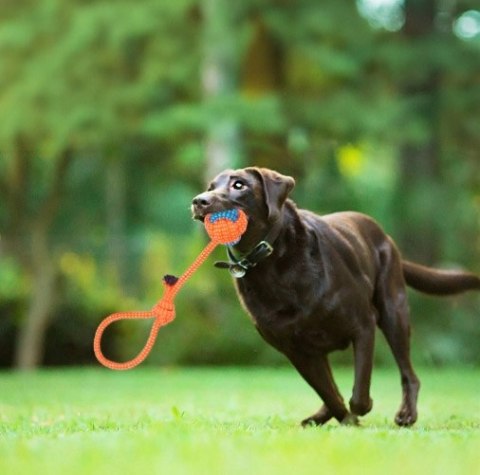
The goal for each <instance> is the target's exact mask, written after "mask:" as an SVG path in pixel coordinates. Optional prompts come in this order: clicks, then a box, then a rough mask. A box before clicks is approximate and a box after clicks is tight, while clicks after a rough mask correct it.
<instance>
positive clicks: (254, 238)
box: [233, 200, 295, 256]
mask: <svg viewBox="0 0 480 475" xmlns="http://www.w3.org/2000/svg"><path fill="white" fill-rule="evenodd" d="M294 206H295V205H293V203H291V202H290V200H288V201H287V202H286V203H285V204H284V206H282V208H281V209H280V210H279V212H278V213H277V214H276V215H274V216H272V217H271V218H270V219H269V220H268V222H267V223H262V222H252V223H251V224H250V226H249V228H248V229H247V232H246V233H245V234H244V235H243V237H242V239H241V240H240V242H239V243H238V244H236V245H235V246H234V247H233V250H234V251H235V253H236V254H239V255H242V256H243V255H246V254H249V253H250V252H251V251H252V250H253V249H254V248H255V247H256V246H258V244H259V243H261V242H262V241H266V242H267V243H268V244H269V245H271V246H272V247H275V243H276V242H277V240H278V238H279V236H280V235H281V234H282V232H283V231H284V230H285V229H286V227H287V223H288V222H289V221H290V216H289V215H290V214H291V211H292V210H291V209H290V208H294Z"/></svg>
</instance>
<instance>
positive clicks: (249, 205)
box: [192, 167, 295, 241]
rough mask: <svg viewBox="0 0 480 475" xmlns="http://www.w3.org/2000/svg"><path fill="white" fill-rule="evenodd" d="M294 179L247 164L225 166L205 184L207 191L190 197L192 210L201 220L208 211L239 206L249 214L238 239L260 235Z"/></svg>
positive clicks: (277, 213)
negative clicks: (247, 222) (244, 166)
mask: <svg viewBox="0 0 480 475" xmlns="http://www.w3.org/2000/svg"><path fill="white" fill-rule="evenodd" d="M294 186H295V180H294V179H293V178H291V177H289V176H285V175H281V174H280V173H277V172H275V171H273V170H269V169H267V168H257V167H249V168H243V169H239V170H225V171H224V172H222V173H220V174H219V175H217V176H216V177H215V178H214V179H213V180H212V181H211V182H210V184H209V186H208V188H207V191H205V192H203V193H201V194H199V195H198V196H196V197H195V198H194V199H193V201H192V214H193V217H194V218H195V219H199V220H201V221H203V219H204V218H205V216H206V215H207V214H208V213H214V212H217V211H223V210H225V209H230V208H239V209H242V210H243V211H245V213H246V214H247V216H248V218H249V225H248V229H247V232H246V233H245V235H244V238H243V239H242V241H254V240H255V239H257V240H258V239H262V238H263V235H262V234H265V232H266V231H267V230H268V229H269V227H270V226H271V225H272V224H273V223H275V222H277V221H278V220H279V219H280V217H281V214H282V208H283V205H284V203H285V200H286V199H287V197H288V194H289V193H290V191H291V190H292V189H293V187H294Z"/></svg>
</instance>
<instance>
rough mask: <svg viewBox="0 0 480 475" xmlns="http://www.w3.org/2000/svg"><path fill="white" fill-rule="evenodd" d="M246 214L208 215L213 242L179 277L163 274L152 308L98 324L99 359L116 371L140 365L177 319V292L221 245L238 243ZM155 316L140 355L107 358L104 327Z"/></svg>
mask: <svg viewBox="0 0 480 475" xmlns="http://www.w3.org/2000/svg"><path fill="white" fill-rule="evenodd" d="M247 224H248V223H247V217H246V215H245V213H244V212H243V211H241V210H228V211H222V212H220V213H213V214H210V215H207V216H206V217H205V228H206V230H207V233H208V235H209V236H210V239H211V241H210V242H209V243H208V244H207V245H206V247H205V248H204V249H203V250H202V251H201V252H200V254H199V255H198V256H197V258H196V259H195V260H194V261H193V263H192V264H191V265H190V267H188V269H187V270H186V271H185V272H184V273H183V274H182V275H181V276H180V277H179V278H178V279H175V278H173V281H174V282H173V281H172V280H171V279H172V276H169V277H170V278H167V276H166V277H164V280H163V284H164V295H163V296H162V298H161V299H160V300H159V301H158V302H157V303H156V304H155V305H154V307H153V308H152V309H151V310H150V311H139V312H117V313H113V314H111V315H109V316H108V317H106V318H105V319H104V320H103V321H102V322H101V323H100V325H99V326H98V328H97V330H96V332H95V337H94V339H93V351H94V353H95V356H96V357H97V360H98V361H99V362H100V363H101V364H102V365H104V366H106V367H107V368H110V369H115V370H127V369H131V368H134V367H135V366H137V365H139V364H140V363H141V362H142V361H143V360H144V359H145V358H146V357H147V356H148V354H149V353H150V351H151V350H152V348H153V345H154V344H155V340H156V338H157V334H158V331H159V330H160V328H161V327H162V326H164V325H166V324H168V323H170V322H171V321H172V320H173V319H174V318H175V304H174V302H173V300H174V298H175V295H176V294H177V293H178V291H179V290H180V289H181V287H182V286H183V285H184V284H185V282H186V281H187V280H188V279H189V278H190V277H191V276H192V275H193V273H194V272H195V271H196V270H197V269H198V268H199V267H200V266H201V265H202V264H203V263H204V262H205V260H206V259H207V258H208V256H209V255H210V254H211V253H212V251H213V250H214V249H215V248H216V247H217V246H218V245H219V244H232V243H235V242H237V241H238V240H239V239H240V237H241V235H242V234H243V233H244V232H245V230H246V228H247ZM146 318H154V319H155V320H154V322H153V325H152V328H151V330H150V334H149V336H148V339H147V342H146V343H145V345H144V347H143V348H142V350H141V351H140V352H139V353H138V355H137V356H135V357H134V358H132V359H131V360H129V361H125V362H123V363H121V362H116V361H112V360H110V359H108V358H107V357H106V356H105V355H104V354H103V352H102V349H101V341H102V335H103V332H104V331H105V329H106V328H107V327H108V326H109V325H111V324H112V323H114V322H116V321H119V320H132V319H146Z"/></svg>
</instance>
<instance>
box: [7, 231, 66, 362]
mask: <svg viewBox="0 0 480 475" xmlns="http://www.w3.org/2000/svg"><path fill="white" fill-rule="evenodd" d="M32 237H33V239H41V240H43V238H44V237H39V236H32ZM45 251H46V250H45V249H43V252H42V255H41V256H40V255H37V257H36V261H37V264H36V265H35V269H34V273H33V279H32V288H33V293H32V297H31V299H30V303H29V307H28V310H27V312H26V315H25V320H24V323H23V325H22V326H21V327H20V329H19V334H18V339H17V347H16V353H15V358H14V365H15V367H16V368H18V369H20V370H24V371H27V370H33V369H35V368H36V367H38V366H39V365H40V364H41V363H42V360H43V355H44V342H45V336H46V333H47V329H48V325H49V323H50V319H51V315H52V313H53V311H54V308H55V305H56V300H57V298H56V297H57V292H58V289H57V268H56V265H55V263H54V262H52V260H51V259H50V256H49V255H48V253H47V252H45Z"/></svg>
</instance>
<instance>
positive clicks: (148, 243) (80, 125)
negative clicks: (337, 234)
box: [0, 0, 480, 369]
mask: <svg viewBox="0 0 480 475" xmlns="http://www.w3.org/2000/svg"><path fill="white" fill-rule="evenodd" d="M247 165H258V166H266V167H270V168H274V169H277V170H278V171H280V172H282V173H284V174H290V175H292V176H294V177H295V178H296V180H297V187H296V189H295V190H294V192H293V198H294V200H295V201H296V202H297V203H298V204H299V206H301V207H305V208H310V209H312V210H315V211H317V212H319V213H328V212H333V211H338V210H346V209H350V210H358V211H361V212H364V213H367V214H370V215H372V216H374V217H375V218H376V219H377V220H378V221H379V222H380V223H381V224H382V225H383V226H384V228H385V229H386V230H387V232H388V233H390V234H391V235H392V236H393V237H394V239H395V240H397V242H398V243H399V245H400V247H401V249H402V251H403V253H404V255H405V256H406V257H407V258H409V259H412V260H416V261H419V262H422V263H424V264H429V265H435V266H440V267H450V268H468V269H470V270H472V271H476V272H480V3H479V2H478V0H357V1H355V0H242V1H236V2H235V1H231V0H175V1H171V0H117V1H115V2H111V1H107V0H1V1H0V366H3V367H15V368H20V369H32V368H36V367H39V366H42V365H80V364H96V361H95V359H94V357H93V352H92V340H93V334H94V332H95V328H96V326H97V325H98V324H99V322H100V321H101V320H102V319H103V318H104V317H105V316H106V315H107V314H109V313H111V312H114V311H119V310H126V309H148V308H150V307H151V306H152V305H153V304H154V303H155V302H156V300H157V299H158V298H159V297H160V296H161V294H162V286H161V278H162V276H163V274H165V273H173V274H177V275H178V274H181V273H182V272H183V271H184V270H185V268H186V267H187V266H188V265H189V264H190V263H191V262H192V260H193V258H194V257H195V256H196V255H197V253H198V252H199V251H200V250H201V249H202V248H203V246H204V245H205V243H206V237H205V233H204V231H203V229H202V226H201V224H199V223H197V222H192V220H191V217H190V211H189V206H190V202H191V199H192V197H193V196H194V195H196V194H197V193H199V192H200V191H202V190H203V189H204V185H205V182H206V181H207V179H208V178H211V177H212V176H213V175H214V174H216V173H217V172H218V171H220V170H222V169H224V168H227V167H243V166H247ZM216 252H217V257H219V258H223V257H224V256H223V253H224V249H218V250H217V251H216ZM213 260H214V259H210V262H208V263H207V264H205V265H204V266H202V268H201V269H200V270H199V271H198V272H197V274H196V275H195V277H194V278H193V279H192V280H191V281H190V282H189V284H188V285H187V286H186V288H185V289H184V290H182V293H181V294H180V295H179V298H178V301H177V319H176V320H175V322H173V323H172V324H171V325H169V326H167V327H165V328H163V329H162V330H161V332H160V335H159V341H158V342H157V345H156V346H155V348H154V351H153V353H152V355H151V356H150V357H149V359H148V360H147V362H146V363H145V364H154V365H200V364H201V365H206V364H223V365H226V364H242V365H252V364H262V365H268V364H272V365H273V364H283V363H284V362H285V360H284V359H283V358H282V356H281V355H278V354H277V353H275V351H274V350H272V349H271V348H270V347H268V346H267V345H266V344H265V343H264V342H263V341H262V340H261V339H260V337H259V336H258V335H257V333H256V331H255V330H254V328H253V326H252V325H251V323H250V322H249V320H248V318H247V316H246V315H245V314H244V312H243V311H242V309H241V308H240V305H239V303H238V301H237V299H236V296H235V293H234V290H233V286H232V283H231V280H230V276H229V275H228V273H227V272H224V271H220V270H218V269H215V268H214V267H213V265H212V263H213ZM411 309H412V323H413V328H414V330H413V340H414V341H413V353H414V360H415V361H416V362H417V363H420V364H429V365H444V364H459V363H461V364H478V363H480V345H479V341H480V298H479V297H478V296H476V295H474V294H470V295H466V296H462V297H459V298H451V299H433V298H430V297H425V296H419V295H418V294H415V293H412V294H411ZM149 328H150V323H148V322H141V323H140V322H138V321H137V322H133V323H126V324H117V325H116V326H113V327H111V329H109V330H108V331H107V332H106V333H105V338H104V351H105V353H106V354H107V355H108V356H110V357H111V358H114V359H127V358H130V357H132V356H133V355H134V354H136V352H137V351H138V350H139V348H140V347H141V346H142V345H143V343H144V340H145V338H146V335H147V333H148V331H149ZM381 340H383V338H382V337H379V341H381ZM336 359H337V362H338V363H342V362H343V363H345V364H348V362H349V361H350V355H349V352H345V353H342V354H339V355H337V356H336ZM376 359H377V363H378V364H385V365H390V364H392V358H391V356H390V354H389V352H388V351H387V350H386V348H385V345H383V344H382V342H380V345H379V348H378V350H377V354H376Z"/></svg>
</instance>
